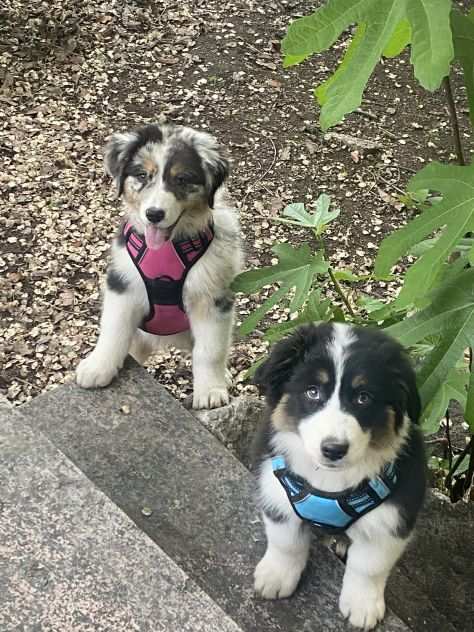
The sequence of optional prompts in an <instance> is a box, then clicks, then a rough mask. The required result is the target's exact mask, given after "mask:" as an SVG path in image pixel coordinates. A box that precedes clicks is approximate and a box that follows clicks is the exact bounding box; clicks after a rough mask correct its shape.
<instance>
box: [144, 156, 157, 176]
mask: <svg viewBox="0 0 474 632" xmlns="http://www.w3.org/2000/svg"><path fill="white" fill-rule="evenodd" d="M143 168H144V169H145V171H147V172H148V173H149V174H150V175H154V174H155V173H156V172H157V171H158V166H157V164H156V163H155V161H154V160H152V159H151V158H144V159H143Z"/></svg>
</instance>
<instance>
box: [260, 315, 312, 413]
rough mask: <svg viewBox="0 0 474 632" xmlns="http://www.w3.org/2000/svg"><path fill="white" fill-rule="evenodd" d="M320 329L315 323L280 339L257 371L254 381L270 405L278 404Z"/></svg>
mask: <svg viewBox="0 0 474 632" xmlns="http://www.w3.org/2000/svg"><path fill="white" fill-rule="evenodd" d="M318 337H319V336H318V329H317V327H315V326H314V325H309V326H306V327H300V328H298V329H297V330H296V331H295V332H294V333H293V334H291V336H289V337H288V338H285V339H284V340H280V342H278V343H277V344H276V345H275V346H274V347H273V349H272V350H271V352H270V356H269V357H268V358H267V360H265V362H263V363H262V364H261V365H260V366H259V367H258V369H257V371H256V372H255V375H254V378H253V380H252V381H253V383H254V384H255V385H256V386H258V387H259V389H260V391H261V392H262V393H263V394H264V395H265V396H266V398H267V401H268V403H269V404H270V405H272V406H274V405H276V404H277V403H278V402H279V401H280V399H281V397H282V395H283V388H284V386H285V384H286V383H287V382H288V381H289V379H290V378H291V376H292V374H293V371H294V369H295V368H296V366H297V364H298V362H299V361H300V360H302V359H303V357H304V355H305V353H306V351H307V350H308V349H309V348H310V347H312V346H313V345H314V344H315V343H316V341H317V339H318Z"/></svg>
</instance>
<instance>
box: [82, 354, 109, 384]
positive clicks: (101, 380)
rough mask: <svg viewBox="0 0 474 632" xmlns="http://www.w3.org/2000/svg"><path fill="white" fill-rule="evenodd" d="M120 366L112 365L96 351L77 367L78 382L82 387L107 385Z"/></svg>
mask: <svg viewBox="0 0 474 632" xmlns="http://www.w3.org/2000/svg"><path fill="white" fill-rule="evenodd" d="M118 370H119V367H117V366H115V365H110V364H109V363H107V362H104V360H103V359H102V358H101V357H100V356H99V355H98V354H96V353H95V352H92V353H91V354H90V355H89V356H88V357H87V358H85V359H84V360H82V361H81V362H79V365H78V367H77V369H76V382H77V383H78V385H79V386H81V387H82V388H98V387H103V386H107V385H108V384H110V382H111V381H112V380H113V379H114V377H115V376H116V375H117V373H118Z"/></svg>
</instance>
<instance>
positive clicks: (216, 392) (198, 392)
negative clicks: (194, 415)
mask: <svg viewBox="0 0 474 632" xmlns="http://www.w3.org/2000/svg"><path fill="white" fill-rule="evenodd" d="M228 403H229V393H228V392H227V388H226V387H225V386H217V387H215V388H209V389H195V390H194V394H193V408H196V409H199V408H219V406H226V405H227V404H228Z"/></svg>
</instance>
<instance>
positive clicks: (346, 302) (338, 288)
mask: <svg viewBox="0 0 474 632" xmlns="http://www.w3.org/2000/svg"><path fill="white" fill-rule="evenodd" d="M328 273H329V276H330V277H331V281H332V282H333V283H334V287H335V288H336V292H337V293H338V294H339V296H340V297H341V299H342V301H343V303H344V305H345V306H346V307H347V311H348V312H349V314H350V315H351V316H353V317H354V318H355V317H356V313H355V312H354V310H353V309H352V305H351V304H350V303H349V299H348V298H347V296H346V295H345V294H344V290H343V289H342V287H341V285H340V283H339V281H338V280H337V279H336V277H335V276H334V272H333V270H332V268H331V267H330V266H329V268H328Z"/></svg>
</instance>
